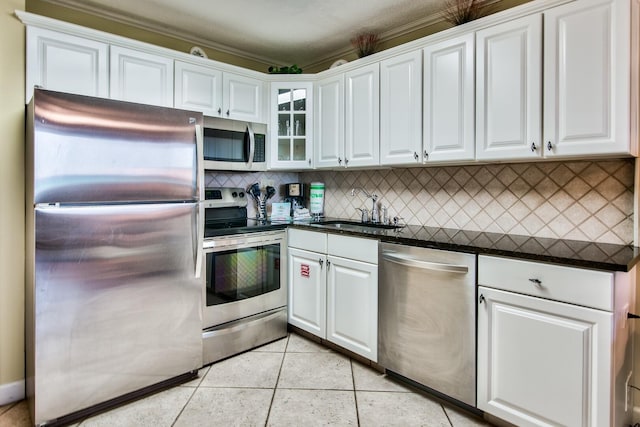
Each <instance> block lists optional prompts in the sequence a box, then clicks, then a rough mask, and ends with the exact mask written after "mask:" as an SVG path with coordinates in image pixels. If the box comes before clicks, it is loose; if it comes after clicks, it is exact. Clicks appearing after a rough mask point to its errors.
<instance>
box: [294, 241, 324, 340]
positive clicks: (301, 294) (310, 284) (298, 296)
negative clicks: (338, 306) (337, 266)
mask: <svg viewBox="0 0 640 427" xmlns="http://www.w3.org/2000/svg"><path fill="white" fill-rule="evenodd" d="M288 251H289V254H288V256H287V257H288V259H287V264H288V270H289V275H288V276H289V307H288V317H289V323H291V324H292V325H294V326H297V327H299V328H300V329H304V330H305V331H307V332H311V333H312V334H314V335H317V336H319V337H321V338H326V329H325V322H326V306H327V305H326V296H327V293H326V290H327V286H326V279H327V274H326V269H325V264H326V260H327V257H326V255H324V254H319V253H316V252H308V251H303V250H300V249H295V248H289V250H288Z"/></svg>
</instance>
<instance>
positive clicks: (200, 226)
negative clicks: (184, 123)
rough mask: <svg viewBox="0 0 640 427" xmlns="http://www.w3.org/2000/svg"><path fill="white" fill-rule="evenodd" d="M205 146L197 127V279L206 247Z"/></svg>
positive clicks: (200, 272) (199, 128) (200, 130)
mask: <svg viewBox="0 0 640 427" xmlns="http://www.w3.org/2000/svg"><path fill="white" fill-rule="evenodd" d="M203 147H204V144H203V142H202V126H201V125H196V150H197V157H196V162H197V165H198V166H197V168H198V178H197V180H198V213H197V217H196V227H195V232H196V233H197V234H196V238H195V239H194V241H195V242H196V245H197V247H196V250H195V254H196V265H195V277H196V279H198V278H200V275H201V274H202V252H203V250H204V249H203V245H204V203H203V200H204V162H203V160H204V157H203V155H204V152H203Z"/></svg>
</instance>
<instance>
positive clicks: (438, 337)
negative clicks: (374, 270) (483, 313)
mask: <svg viewBox="0 0 640 427" xmlns="http://www.w3.org/2000/svg"><path fill="white" fill-rule="evenodd" d="M475 285H476V256H475V255H472V254H466V253H459V252H448V251H441V250H437V249H427V248H419V247H414V246H405V245H397V244H391V243H382V244H381V245H380V259H379V295H378V301H379V302H378V305H379V311H378V312H379V314H378V316H379V326H378V363H379V364H380V365H382V366H384V367H385V368H386V369H387V371H391V373H396V374H399V375H401V376H403V377H406V378H408V379H410V380H413V381H415V382H417V383H419V384H422V385H424V386H426V387H428V388H430V389H432V390H435V391H437V392H439V393H442V394H444V395H446V396H449V397H452V398H454V399H456V400H458V401H460V402H463V403H466V404H467V405H470V406H476V297H475V296H476V286H475Z"/></svg>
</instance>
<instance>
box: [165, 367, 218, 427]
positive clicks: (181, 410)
mask: <svg viewBox="0 0 640 427" xmlns="http://www.w3.org/2000/svg"><path fill="white" fill-rule="evenodd" d="M208 373H209V370H207V374H208ZM206 376H207V375H206V374H205V375H204V376H203V377H202V378H201V380H200V383H202V380H203V379H204V377H206ZM200 383H198V386H197V387H194V389H193V391H192V392H191V396H189V398H188V399H187V401H186V402H185V403H184V405H183V406H182V409H180V412H178V415H176V419H175V420H173V422H172V423H171V427H173V426H175V425H176V423H177V422H178V420H179V419H180V416H181V415H182V413H183V412H184V410H185V409H186V408H187V405H188V404H189V402H191V399H193V396H195V394H196V391H198V389H199V388H200Z"/></svg>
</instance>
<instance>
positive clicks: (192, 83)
mask: <svg viewBox="0 0 640 427" xmlns="http://www.w3.org/2000/svg"><path fill="white" fill-rule="evenodd" d="M175 72H176V75H175V90H174V92H175V106H176V108H184V109H188V110H196V111H201V112H202V113H203V114H204V115H205V116H211V117H224V118H229V119H236V120H245V121H248V122H263V121H264V120H263V115H262V108H263V104H262V103H263V95H262V94H263V91H264V87H263V82H262V81H261V80H259V79H254V78H251V77H246V76H240V75H237V74H233V73H229V72H226V71H224V72H223V71H222V70H220V69H217V68H213V67H206V66H202V65H196V64H192V63H188V62H182V61H176V65H175Z"/></svg>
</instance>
